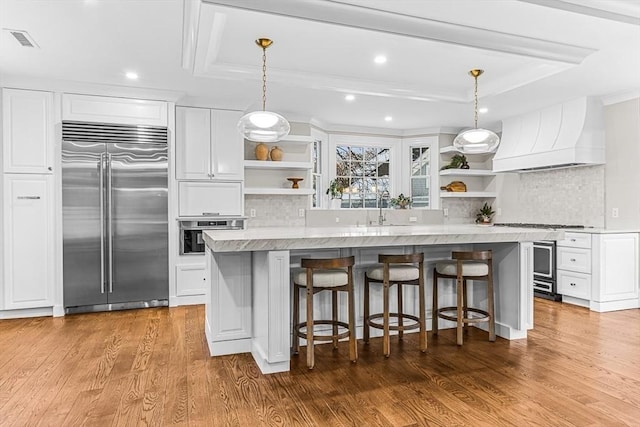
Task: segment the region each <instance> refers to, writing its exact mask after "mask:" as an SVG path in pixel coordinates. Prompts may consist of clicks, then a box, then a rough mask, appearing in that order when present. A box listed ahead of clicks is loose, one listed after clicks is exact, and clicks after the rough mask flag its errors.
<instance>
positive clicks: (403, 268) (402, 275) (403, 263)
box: [363, 253, 427, 357]
mask: <svg viewBox="0 0 640 427" xmlns="http://www.w3.org/2000/svg"><path fill="white" fill-rule="evenodd" d="M378 262H379V263H382V266H380V267H375V268H372V269H370V270H368V271H367V272H366V274H365V276H364V333H363V338H364V342H365V343H368V342H369V328H370V327H371V328H376V329H382V330H383V338H382V350H383V353H384V355H385V357H389V353H390V349H389V347H390V346H389V331H390V330H391V331H398V337H399V338H400V339H402V335H403V332H404V331H407V330H411V329H416V328H420V350H421V351H423V352H424V351H427V330H426V327H425V316H426V315H425V300H424V270H423V267H424V254H422V253H418V254H407V255H378ZM415 264H418V265H417V266H416V265H415ZM372 283H380V284H382V286H383V296H382V298H383V312H382V313H377V314H369V286H370V284H372ZM394 284H396V285H398V312H397V313H389V288H390V287H391V286H392V285H394ZM403 285H413V286H417V287H418V294H419V298H420V301H419V306H420V313H419V314H418V316H414V315H411V314H406V313H404V312H403V307H402V287H403ZM391 317H394V318H396V319H398V324H397V325H390V324H389V319H390V318H391ZM380 318H382V323H379V322H376V321H374V319H380ZM405 319H408V320H412V321H413V322H414V323H410V324H408V325H405V324H404V320H405Z"/></svg>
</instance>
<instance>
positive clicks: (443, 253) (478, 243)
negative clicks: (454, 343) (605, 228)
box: [203, 225, 564, 373]
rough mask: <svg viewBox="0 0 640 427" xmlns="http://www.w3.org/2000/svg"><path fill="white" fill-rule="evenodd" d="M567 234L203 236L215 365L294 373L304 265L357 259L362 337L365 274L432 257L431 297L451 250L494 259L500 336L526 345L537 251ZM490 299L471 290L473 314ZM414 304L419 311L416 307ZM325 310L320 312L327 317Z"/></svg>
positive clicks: (329, 231) (331, 231)
mask: <svg viewBox="0 0 640 427" xmlns="http://www.w3.org/2000/svg"><path fill="white" fill-rule="evenodd" d="M563 234H564V233H563V232H562V231H557V230H552V229H524V228H523V229H521V228H505V227H486V226H476V225H424V226H381V227H291V228H287V227H274V228H253V229H247V230H206V231H205V232H203V236H204V240H205V243H206V261H207V266H206V272H207V282H208V285H207V296H206V320H205V322H206V324H205V332H206V335H207V342H208V345H209V351H210V353H211V355H212V356H217V355H224V354H234V353H245V352H251V353H252V355H253V357H254V359H255V361H256V363H257V364H258V366H259V368H260V369H261V371H262V372H263V373H274V372H283V371H288V370H289V361H290V344H291V318H290V313H291V285H290V268H291V266H296V265H297V264H299V260H300V258H303V257H336V256H349V255H355V257H356V274H355V284H356V307H357V309H356V310H357V311H358V312H359V313H358V314H357V317H356V318H357V319H358V327H357V329H358V337H360V335H361V329H362V328H361V323H362V316H361V313H360V310H359V308H360V307H361V306H362V301H361V297H360V293H359V290H360V289H361V287H362V280H361V279H362V274H363V273H362V272H363V270H364V269H365V268H367V267H369V266H371V265H372V264H375V262H376V261H377V254H379V253H409V252H416V251H419V252H424V253H425V269H426V271H425V277H427V278H428V283H427V290H428V293H429V294H430V289H431V274H430V273H431V270H432V268H433V264H434V262H435V261H436V260H440V259H446V258H449V257H450V255H451V251H452V250H481V249H491V250H492V251H493V257H494V259H493V262H494V281H495V294H496V332H497V335H498V336H501V337H503V338H506V339H519V338H526V336H527V329H530V328H531V327H532V326H533V246H532V242H534V241H539V240H560V239H562V238H563ZM416 297H417V295H416ZM440 297H441V298H443V299H445V300H446V299H447V298H452V297H453V294H452V292H451V291H450V292H449V293H448V294H447V293H446V292H442V291H441V292H440ZM485 299H486V292H485V291H484V290H480V289H479V290H478V292H477V293H476V292H475V291H474V289H473V288H472V289H471V300H472V301H473V303H474V304H480V305H482V304H483V303H485V302H486V301H484V300H485ZM429 301H430V297H429V296H427V318H428V319H430V317H431V316H430V309H431V304H429V303H428V302H429ZM414 302H415V304H414V306H415V308H417V300H415V298H414ZM320 303H322V301H320ZM405 303H406V304H409V305H411V304H412V300H411V299H410V298H407V299H405ZM302 306H303V307H304V303H303V304H302ZM319 309H320V311H322V310H323V307H320V308H319ZM445 323H446V322H445ZM428 324H429V325H430V322H428ZM441 325H442V324H441ZM444 325H445V327H446V324H444ZM449 326H451V325H449ZM441 327H442V326H441ZM427 351H428V350H427ZM347 360H348V359H347Z"/></svg>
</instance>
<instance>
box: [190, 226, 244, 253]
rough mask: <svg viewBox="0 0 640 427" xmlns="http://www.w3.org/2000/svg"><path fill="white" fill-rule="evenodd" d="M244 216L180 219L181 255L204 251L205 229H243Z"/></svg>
mask: <svg viewBox="0 0 640 427" xmlns="http://www.w3.org/2000/svg"><path fill="white" fill-rule="evenodd" d="M244 220H245V219H244V218H227V219H224V218H221V219H215V220H197V221H180V255H197V254H202V253H204V238H203V236H202V232H203V231H204V230H242V229H243V228H244Z"/></svg>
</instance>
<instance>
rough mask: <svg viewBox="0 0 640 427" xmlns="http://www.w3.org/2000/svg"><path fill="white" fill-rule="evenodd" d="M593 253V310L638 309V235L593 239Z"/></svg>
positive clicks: (611, 235) (608, 235)
mask: <svg viewBox="0 0 640 427" xmlns="http://www.w3.org/2000/svg"><path fill="white" fill-rule="evenodd" d="M593 251H594V256H593V293H592V300H593V301H592V304H591V305H592V308H594V309H595V310H597V311H608V310H609V309H611V310H617V309H623V308H636V307H638V303H639V301H638V292H639V289H638V288H639V285H638V282H639V280H640V277H639V275H638V258H639V257H638V252H639V251H638V234H637V233H616V234H597V235H594V236H593Z"/></svg>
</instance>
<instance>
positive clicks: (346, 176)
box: [336, 145, 391, 208]
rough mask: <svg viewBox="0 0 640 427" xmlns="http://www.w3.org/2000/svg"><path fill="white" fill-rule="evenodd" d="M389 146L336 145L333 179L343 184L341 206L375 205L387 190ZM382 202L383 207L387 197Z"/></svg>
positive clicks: (370, 206) (362, 206)
mask: <svg viewBox="0 0 640 427" xmlns="http://www.w3.org/2000/svg"><path fill="white" fill-rule="evenodd" d="M389 161H390V147H372V146H360V145H358V146H356V145H337V146H336V179H338V180H339V181H341V182H342V183H343V186H344V192H343V194H342V207H343V208H377V207H378V203H379V202H380V197H379V196H380V195H381V194H382V193H383V192H385V191H386V192H389V191H390V188H391V187H390V185H391V183H390V179H389ZM382 203H383V204H384V206H385V207H386V203H387V201H386V200H383V201H382Z"/></svg>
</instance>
